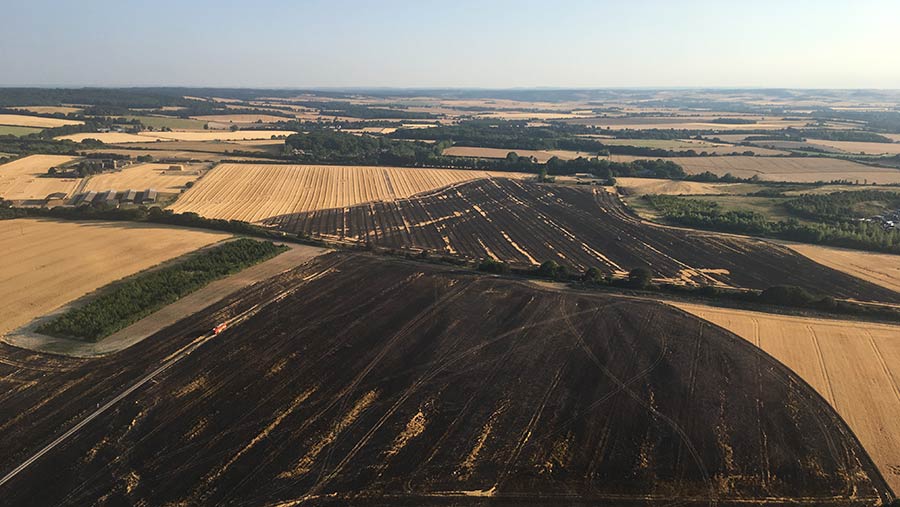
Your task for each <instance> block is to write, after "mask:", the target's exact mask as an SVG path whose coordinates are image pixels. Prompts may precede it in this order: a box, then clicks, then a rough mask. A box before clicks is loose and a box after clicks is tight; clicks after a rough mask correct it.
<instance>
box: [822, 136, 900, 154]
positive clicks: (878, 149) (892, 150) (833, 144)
mask: <svg viewBox="0 0 900 507" xmlns="http://www.w3.org/2000/svg"><path fill="white" fill-rule="evenodd" d="M809 142H810V143H815V144H821V145H825V146H828V147H830V148H835V149H838V150H841V151H844V152H847V153H865V154H866V155H897V154H900V143H864V142H856V141H827V140H824V139H810V140H809Z"/></svg>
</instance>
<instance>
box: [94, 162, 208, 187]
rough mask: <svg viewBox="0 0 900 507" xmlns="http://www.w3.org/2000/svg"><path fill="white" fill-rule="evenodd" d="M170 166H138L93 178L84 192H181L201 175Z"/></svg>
mask: <svg viewBox="0 0 900 507" xmlns="http://www.w3.org/2000/svg"><path fill="white" fill-rule="evenodd" d="M169 167H170V166H169V164H138V165H133V166H129V167H126V168H124V169H122V170H120V171H116V172H111V173H101V174H95V175H93V176H91V177H90V178H89V179H88V180H87V183H86V184H85V185H84V188H83V190H86V191H91V190H93V191H96V192H102V191H104V190H109V189H112V190H118V191H123V190H128V189H137V190H143V189H147V188H152V189H155V190H158V191H160V192H179V191H181V189H183V188H184V187H185V185H187V183H188V182H190V181H194V180H196V179H197V178H198V177H199V175H198V174H197V171H195V170H190V169H187V170H170V169H169Z"/></svg>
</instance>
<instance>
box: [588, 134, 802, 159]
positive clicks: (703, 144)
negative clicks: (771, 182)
mask: <svg viewBox="0 0 900 507" xmlns="http://www.w3.org/2000/svg"><path fill="white" fill-rule="evenodd" d="M599 141H600V142H601V143H603V144H606V145H610V146H640V147H647V148H659V149H664V150H672V151H687V150H694V151H695V152H697V153H701V152H704V151H705V152H707V153H714V154H717V155H729V154H732V153H744V152H747V151H750V152H753V153H754V154H755V155H762V156H772V155H788V152H786V151H781V150H773V149H769V148H760V147H757V146H736V145H733V144H724V143H713V142H709V141H701V140H697V139H678V140H657V139H603V138H599Z"/></svg>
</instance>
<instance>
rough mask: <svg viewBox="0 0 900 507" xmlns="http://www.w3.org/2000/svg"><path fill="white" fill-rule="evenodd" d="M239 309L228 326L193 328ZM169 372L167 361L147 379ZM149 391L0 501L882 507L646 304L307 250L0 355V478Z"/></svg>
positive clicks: (856, 462) (838, 438)
mask: <svg viewBox="0 0 900 507" xmlns="http://www.w3.org/2000/svg"><path fill="white" fill-rule="evenodd" d="M337 300H339V301H341V304H340V305H336V304H334V301H337ZM472 315H479V316H481V318H478V319H473V318H471V316H472ZM234 316H241V317H240V319H238V320H237V321H236V322H235V324H234V325H232V326H231V327H230V328H229V329H227V330H225V331H224V332H223V333H221V334H219V335H212V334H204V333H207V331H208V330H209V329H210V328H211V327H212V326H213V325H214V324H215V323H216V322H221V321H223V320H224V319H229V318H230V317H234ZM198 336H200V338H199V339H198V338H197V337H198ZM198 340H200V342H201V343H203V344H204V345H203V346H202V347H200V348H196V349H190V348H189V347H188V346H189V345H190V344H191V343H198ZM184 350H193V352H189V353H184V352H183V351H184ZM263 351H265V353H261V352H263ZM167 358H175V359H177V362H175V363H174V364H172V365H171V366H170V367H168V369H166V370H165V371H164V372H161V373H157V374H155V375H153V376H150V377H148V376H147V375H148V373H147V371H148V370H150V369H152V368H153V365H156V364H167V363H165V362H164V361H166V360H167ZM236 364H240V367H239V368H235V365H236ZM147 378H151V379H152V382H146V381H145V384H144V387H143V388H142V389H141V390H139V391H137V392H136V393H134V394H133V395H132V397H130V398H129V400H128V401H127V402H122V403H119V404H118V405H117V406H116V407H115V408H114V409H113V410H110V411H108V412H106V413H105V414H104V416H103V420H102V422H101V421H95V422H91V423H89V424H86V425H85V426H84V427H83V428H81V430H80V431H79V432H78V433H76V434H74V435H72V436H71V437H70V438H68V439H67V440H66V441H65V442H64V443H63V444H61V445H58V446H55V447H53V448H52V449H51V450H49V451H48V454H47V455H46V456H45V457H44V458H43V459H41V460H38V461H36V462H34V463H33V464H32V465H31V467H30V468H29V469H27V470H26V471H25V472H23V473H19V474H17V475H15V476H14V477H13V478H12V479H11V480H10V481H9V482H8V483H7V484H6V485H5V490H4V502H5V503H6V504H8V505H25V504H28V505H35V504H37V505H60V504H65V505H81V504H85V503H91V502H93V500H94V499H96V498H105V499H108V501H109V502H115V503H119V504H129V505H135V504H184V505H196V504H208V505H213V504H215V505H251V504H252V505H294V504H303V505H344V506H347V505H349V506H375V505H410V506H411V505H494V504H496V503H497V502H502V503H514V504H515V505H523V506H538V505H548V504H553V505H581V504H584V503H589V504H591V505H598V506H613V505H616V506H620V505H651V506H652V505H672V504H673V502H674V503H676V504H678V505H683V506H688V507H693V506H707V505H711V504H714V505H723V506H724V505H773V504H778V505H788V504H790V505H808V506H813V505H823V504H827V505H842V506H874V505H880V504H882V503H884V502H887V501H890V500H891V499H892V496H891V494H890V492H889V490H888V488H887V485H886V483H885V482H884V479H883V478H882V477H881V475H880V474H879V473H878V471H877V469H876V468H875V466H874V465H873V463H872V462H871V460H870V459H869V457H868V455H867V454H866V452H865V450H864V449H863V448H862V447H861V446H860V445H859V443H858V442H857V440H856V439H855V438H854V437H853V435H852V433H851V432H850V430H849V428H848V427H847V426H846V424H845V423H844V422H843V421H842V420H841V419H840V417H838V415H837V414H836V413H835V412H834V411H833V409H832V408H831V407H830V406H829V405H828V404H827V403H826V401H825V400H823V399H822V397H821V396H819V395H818V394H817V393H816V392H815V391H814V390H813V389H812V388H810V387H809V385H808V384H806V383H805V382H803V381H802V380H800V378H799V377H797V375H796V374H794V373H793V372H791V371H790V370H788V369H787V368H785V367H784V366H783V365H781V364H780V363H778V362H777V361H775V360H773V359H772V358H771V357H770V356H768V355H766V354H764V353H763V352H761V351H760V350H759V349H757V348H756V347H754V346H752V345H751V344H750V343H747V342H746V341H744V340H742V339H740V338H738V337H736V336H734V335H732V334H730V333H728V332H725V331H723V330H721V329H719V328H716V327H714V326H710V325H709V324H707V323H706V322H704V321H702V320H700V319H697V318H695V317H693V316H690V315H688V314H686V313H683V312H680V311H677V310H674V309H671V308H669V307H667V306H665V305H662V304H659V303H656V302H649V301H639V300H634V299H626V298H620V297H615V296H587V295H578V294H573V293H564V292H556V291H549V290H539V289H536V288H534V287H532V286H529V285H525V284H521V283H519V282H514V281H510V280H503V279H497V278H491V277H482V276H477V275H474V274H471V273H469V274H466V273H459V272H455V271H451V270H448V269H445V268H439V267H434V266H422V265H416V264H412V263H404V262H399V261H386V260H378V259H376V258H373V257H366V256H360V255H355V256H354V255H349V254H332V255H329V256H326V257H324V258H323V257H320V258H318V259H317V260H316V261H313V263H312V264H309V265H307V266H304V267H301V268H298V269H296V270H293V271H291V272H289V273H286V274H283V275H280V276H279V277H276V278H275V279H273V280H271V281H269V282H267V283H263V284H258V285H256V286H253V287H251V288H249V289H246V290H244V291H243V292H241V293H240V294H239V295H238V296H236V297H233V298H229V299H228V300H226V301H223V302H222V303H220V304H217V305H215V306H213V307H212V308H209V309H207V310H206V311H203V312H200V313H198V314H196V315H194V316H192V317H190V318H187V319H185V320H183V321H181V322H180V323H179V324H177V325H174V326H171V327H170V328H168V329H166V330H164V331H162V332H160V333H158V334H156V335H155V336H154V337H152V338H150V339H148V340H145V341H143V342H141V343H139V344H137V345H135V346H134V347H132V348H130V349H128V350H125V351H123V352H121V353H119V354H117V355H115V356H111V357H108V358H101V359H95V360H76V359H63V358H60V357H56V356H46V355H35V354H33V353H30V352H27V351H23V350H21V349H15V348H12V347H8V346H0V386H3V389H2V393H3V394H2V395H0V430H2V431H0V447H2V448H3V449H4V450H5V451H6V452H4V453H3V454H0V466H2V467H3V469H4V470H8V469H10V468H11V467H12V466H14V465H15V464H16V463H19V462H21V461H22V460H24V459H26V458H27V457H28V456H30V455H31V454H32V453H33V452H34V451H35V450H37V449H38V448H39V447H40V446H42V445H44V443H45V442H47V441H48V440H49V439H48V436H50V435H53V434H54V433H55V432H56V431H58V428H60V427H66V426H68V425H69V424H71V423H72V422H73V421H77V420H79V418H80V416H81V414H82V408H83V407H92V408H93V407H95V406H99V405H100V404H101V403H103V402H105V401H106V400H107V399H108V397H109V396H110V393H115V392H119V391H121V390H122V389H124V386H128V385H132V384H134V383H135V382H138V381H141V380H142V379H147ZM61 463H65V464H72V465H71V466H60V464H61ZM76 464H77V465H76ZM173 472H175V473H173ZM85 477H90V480H89V481H88V482H87V483H86V482H85Z"/></svg>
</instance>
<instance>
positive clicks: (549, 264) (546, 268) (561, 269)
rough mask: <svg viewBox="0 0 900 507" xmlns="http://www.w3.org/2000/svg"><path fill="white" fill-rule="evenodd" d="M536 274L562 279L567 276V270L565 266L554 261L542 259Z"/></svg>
mask: <svg viewBox="0 0 900 507" xmlns="http://www.w3.org/2000/svg"><path fill="white" fill-rule="evenodd" d="M537 274H538V275H539V276H543V277H545V278H553V279H562V278H566V277H568V276H569V270H567V269H566V267H565V266H560V265H559V264H557V263H556V261H544V263H543V264H541V266H540V267H539V268H537Z"/></svg>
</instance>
